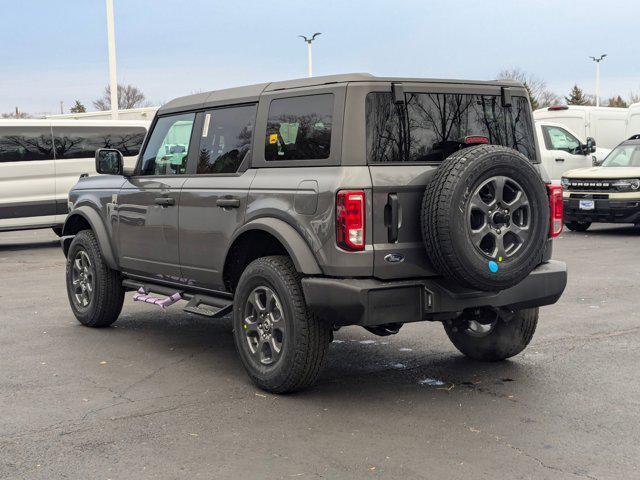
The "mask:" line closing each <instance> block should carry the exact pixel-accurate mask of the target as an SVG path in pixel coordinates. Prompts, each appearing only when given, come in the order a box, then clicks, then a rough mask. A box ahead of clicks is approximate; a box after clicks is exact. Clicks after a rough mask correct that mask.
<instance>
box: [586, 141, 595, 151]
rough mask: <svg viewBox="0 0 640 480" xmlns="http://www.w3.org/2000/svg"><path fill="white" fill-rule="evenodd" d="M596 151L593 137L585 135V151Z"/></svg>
mask: <svg viewBox="0 0 640 480" xmlns="http://www.w3.org/2000/svg"><path fill="white" fill-rule="evenodd" d="M595 151H596V141H595V140H594V139H593V137H587V153H593V152H595Z"/></svg>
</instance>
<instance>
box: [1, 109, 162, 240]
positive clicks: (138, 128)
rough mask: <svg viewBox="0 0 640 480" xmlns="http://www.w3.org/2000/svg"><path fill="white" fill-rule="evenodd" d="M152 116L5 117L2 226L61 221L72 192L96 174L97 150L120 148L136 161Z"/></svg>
mask: <svg viewBox="0 0 640 480" xmlns="http://www.w3.org/2000/svg"><path fill="white" fill-rule="evenodd" d="M149 123H150V122H146V121H132V120H129V121H118V120H0V231H8V230H26V229H31V228H49V227H51V228H53V230H54V231H55V232H56V233H58V234H59V233H60V227H61V226H62V224H63V223H64V220H65V218H66V216H67V194H68V192H69V190H70V189H71V187H73V186H74V185H75V184H76V182H77V181H78V178H79V177H80V175H82V174H89V175H91V174H95V160H94V155H95V151H96V150H97V149H98V148H117V149H118V150H120V151H121V152H122V153H123V154H124V155H125V156H126V157H125V159H126V160H127V164H129V165H130V164H132V163H133V162H135V158H136V156H137V155H138V152H139V150H140V147H141V146H142V142H143V140H144V137H145V135H146V133H147V129H148V127H149Z"/></svg>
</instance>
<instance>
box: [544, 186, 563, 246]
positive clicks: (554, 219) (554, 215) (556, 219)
mask: <svg viewBox="0 0 640 480" xmlns="http://www.w3.org/2000/svg"><path fill="white" fill-rule="evenodd" d="M547 190H549V210H550V211H549V236H550V237H551V238H553V237H557V236H558V235H560V232H562V186H561V185H547Z"/></svg>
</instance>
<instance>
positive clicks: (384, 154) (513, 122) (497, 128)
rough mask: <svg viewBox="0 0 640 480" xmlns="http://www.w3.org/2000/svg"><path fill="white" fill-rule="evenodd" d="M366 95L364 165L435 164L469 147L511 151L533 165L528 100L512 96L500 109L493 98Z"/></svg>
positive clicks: (434, 94) (423, 94)
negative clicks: (398, 101) (397, 101)
mask: <svg viewBox="0 0 640 480" xmlns="http://www.w3.org/2000/svg"><path fill="white" fill-rule="evenodd" d="M405 100H406V103H405V104H402V105H398V104H395V103H394V102H393V99H392V96H391V94H390V93H386V92H385V93H382V92H372V93H370V94H368V95H367V101H366V115H367V156H368V159H369V161H370V162H376V163H390V162H394V163H396V162H410V163H423V162H424V163H432V162H441V161H443V160H444V159H445V158H447V157H448V156H449V155H451V154H452V153H454V152H455V151H457V150H460V149H461V148H464V147H468V146H470V145H471V144H477V143H491V144H493V145H504V146H507V147H511V148H514V149H516V150H518V151H519V152H520V153H522V154H523V155H525V156H526V157H528V158H529V159H530V160H531V161H532V162H536V161H537V158H536V149H535V143H534V133H533V125H532V121H531V110H530V107H529V101H528V100H527V99H526V98H525V97H519V96H514V97H512V106H511V107H508V108H507V107H503V106H502V102H501V98H500V97H499V96H497V95H474V94H453V93H451V94H449V93H406V94H405Z"/></svg>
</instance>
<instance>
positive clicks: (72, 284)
mask: <svg viewBox="0 0 640 480" xmlns="http://www.w3.org/2000/svg"><path fill="white" fill-rule="evenodd" d="M66 276H67V296H68V297H69V304H70V306H71V310H72V311H73V314H74V315H75V316H76V318H77V319H78V321H79V322H80V323H81V324H82V325H85V326H87V327H108V326H109V325H111V324H112V323H113V322H115V321H116V320H117V319H118V316H119V315H120V311H121V310H122V303H123V302H124V287H123V286H122V278H121V276H120V273H119V272H117V271H116V270H112V269H111V268H109V266H108V265H107V264H106V263H105V261H104V259H103V258H102V252H101V251H100V245H99V244H98V240H97V239H96V237H95V235H94V234H93V232H92V231H91V230H83V231H81V232H80V233H78V234H77V235H76V236H75V238H74V239H73V241H72V242H71V245H70V246H69V252H68V254H67V268H66Z"/></svg>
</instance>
